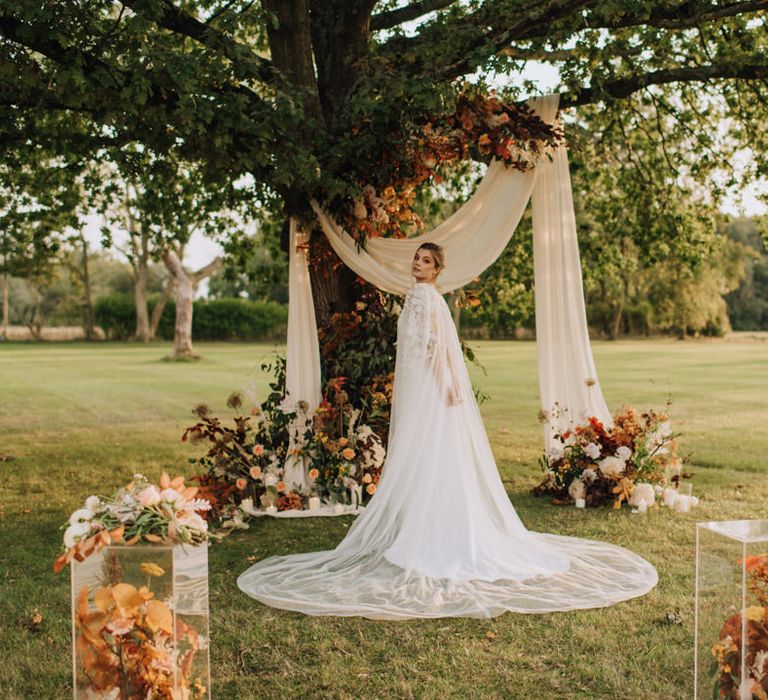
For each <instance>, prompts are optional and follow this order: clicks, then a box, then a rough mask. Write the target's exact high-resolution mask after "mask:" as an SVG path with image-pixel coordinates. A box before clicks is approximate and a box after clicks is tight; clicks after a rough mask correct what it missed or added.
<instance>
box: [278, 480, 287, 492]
mask: <svg viewBox="0 0 768 700" xmlns="http://www.w3.org/2000/svg"><path fill="white" fill-rule="evenodd" d="M275 488H276V489H277V490H278V491H285V490H286V485H285V482H284V481H278V482H277V485H276V486H275Z"/></svg>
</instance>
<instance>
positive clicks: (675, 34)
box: [0, 0, 768, 323]
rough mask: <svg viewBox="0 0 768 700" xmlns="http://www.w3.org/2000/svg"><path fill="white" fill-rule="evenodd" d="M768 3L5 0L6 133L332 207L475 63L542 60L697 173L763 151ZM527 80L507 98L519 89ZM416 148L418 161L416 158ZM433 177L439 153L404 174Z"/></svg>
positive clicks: (0, 122) (2, 80) (414, 138)
mask: <svg viewBox="0 0 768 700" xmlns="http://www.w3.org/2000/svg"><path fill="white" fill-rule="evenodd" d="M766 8H768V0H720V1H713V0H666V1H665V2H651V1H644V0H631V1H628V2H619V1H618V0H608V1H603V0H597V1H596V0H536V1H534V2H530V1H523V0H486V1H485V2H481V1H480V0H467V1H460V0H413V1H412V2H407V3H404V2H386V1H383V2H376V1H375V0H295V1H292V2H287V1H280V0H262V2H261V3H258V2H255V1H254V0H199V1H196V2H192V1H181V0H126V1H125V2H114V1H112V0H80V1H78V2H71V1H64V0H50V1H48V2H45V3H40V2H35V1H34V0H2V1H0V32H1V33H2V43H1V44H0V47H1V48H0V51H1V52H2V53H1V54H0V66H2V68H1V69H0V108H1V109H2V112H0V115H1V116H0V135H1V136H2V138H3V139H4V142H5V143H6V144H7V145H10V146H12V145H13V143H14V142H16V143H28V142H29V140H30V139H33V140H36V141H37V142H39V143H41V144H44V145H45V147H46V148H57V149H58V150H59V151H60V152H61V153H63V154H67V155H69V157H71V158H87V157H89V155H90V154H94V153H96V152H100V153H103V152H105V151H109V150H110V149H113V150H114V149H117V150H119V149H121V148H124V147H126V145H127V144H133V143H141V144H142V145H143V146H144V147H146V148H147V149H151V150H153V151H155V152H158V153H167V152H169V151H173V152H174V154H175V155H174V157H176V158H180V159H186V160H188V161H193V162H196V163H200V164H202V166H203V168H204V171H205V177H206V178H207V180H208V184H209V186H211V185H213V186H216V184H217V183H220V184H221V185H222V186H223V185H224V183H231V182H233V181H235V180H237V179H238V178H240V177H241V176H243V175H246V174H247V175H248V176H250V177H249V182H250V183H251V184H250V188H251V196H252V201H253V203H254V208H262V209H263V208H271V209H272V210H273V211H277V210H279V211H281V213H282V214H296V215H307V214H308V206H307V204H308V200H309V198H311V197H317V198H319V199H321V200H322V201H323V202H324V203H325V204H326V205H327V206H329V207H331V208H332V209H335V210H336V212H338V213H339V215H340V216H342V215H343V213H344V211H350V210H352V209H353V207H354V205H355V203H359V202H360V198H361V196H362V195H361V192H362V191H363V189H364V187H365V186H366V185H368V186H370V187H371V188H373V191H374V192H377V193H380V192H382V191H383V190H384V189H385V188H386V187H388V186H389V185H391V184H393V183H394V184H397V183H401V184H402V183H403V182H408V181H414V176H413V172H412V170H413V161H414V151H415V150H416V151H417V150H418V148H419V147H420V144H421V143H422V141H423V139H422V136H423V134H424V133H425V132H424V130H425V128H427V129H429V128H431V127H432V126H433V125H436V128H438V129H439V128H446V127H445V124H446V123H447V124H448V125H449V127H448V128H455V126H456V124H455V122H451V119H452V118H453V117H455V116H456V110H457V104H459V102H460V100H461V99H462V97H461V96H462V95H466V87H465V85H464V82H463V81H464V80H465V79H467V78H468V77H472V79H473V80H474V81H475V83H478V84H479V87H478V88H476V90H477V91H480V92H482V91H483V90H484V89H485V87H484V83H483V77H482V76H484V75H487V74H493V75H494V76H495V78H496V81H495V82H496V83H503V82H504V80H503V78H504V76H506V75H512V74H514V73H516V72H517V71H519V70H520V68H521V67H522V66H523V65H524V64H525V62H526V61H529V60H536V61H541V62H545V63H549V64H552V65H556V66H557V67H558V68H559V71H560V75H561V79H562V94H561V105H562V107H563V108H565V109H569V110H570V111H571V112H572V113H573V110H574V108H575V109H576V113H577V115H578V110H579V109H585V110H590V109H592V110H593V112H592V114H593V115H594V107H591V105H600V108H599V110H600V111H599V114H600V118H601V120H602V124H603V125H604V126H606V129H613V131H614V132H615V130H616V129H619V128H626V126H627V124H628V120H627V115H628V114H629V115H632V119H634V120H635V122H636V123H635V124H634V126H633V128H638V127H637V124H641V125H642V128H644V129H645V130H646V132H647V133H646V135H647V136H648V137H649V138H653V139H656V140H657V141H658V142H659V143H660V144H661V148H662V152H663V145H664V140H665V135H666V134H667V133H668V132H669V130H672V131H674V132H675V134H676V136H677V138H676V140H675V142H676V143H679V142H680V141H681V139H682V140H684V141H686V142H687V144H688V146H689V148H688V150H687V151H686V153H687V155H688V157H689V161H691V162H687V163H686V162H684V161H685V157H686V156H685V155H683V156H681V155H680V154H679V153H678V154H675V153H670V154H668V157H666V156H665V157H666V162H662V163H661V164H660V166H659V167H661V168H662V169H667V172H666V174H663V173H657V176H658V177H660V178H662V177H667V178H669V177H679V176H680V173H681V172H682V173H683V176H685V177H688V178H693V179H694V180H696V179H698V180H699V181H700V182H704V181H706V180H707V178H709V177H710V176H711V174H712V172H713V170H714V169H715V168H717V167H720V166H722V165H723V163H722V158H723V152H722V148H723V147H726V146H727V147H728V148H730V149H732V150H733V149H737V148H738V147H740V146H744V145H750V146H751V147H753V148H755V149H758V150H759V149H762V148H764V146H765V138H766V136H765V134H764V132H763V131H762V129H760V128H759V125H760V124H761V123H763V122H764V118H765V116H766V114H767V113H768V110H766V105H767V104H768V87H767V84H766V78H767V77H768V59H767V58H766V55H767V54H766V49H767V48H768V46H766V44H767V43H768V42H767V41H766V36H767V35H766V27H765V19H766V17H765V10H766ZM524 90H525V86H519V87H517V88H512V87H510V88H508V89H500V97H501V98H503V99H504V100H505V101H507V102H508V103H510V104H511V103H514V102H516V101H521V100H523V99H524V98H525V97H527V96H528V95H527V94H525V92H524ZM41 115H46V116H45V119H42V117H41ZM724 118H727V119H728V120H729V121H728V124H729V130H728V132H727V134H726V135H725V137H723V138H721V137H720V136H719V135H718V133H719V132H718V125H719V124H721V123H722V120H723V119H724ZM520 119H521V120H523V121H524V119H525V115H524V114H521V115H520ZM576 119H578V116H577V117H576ZM446 120H447V121H446ZM459 121H460V115H459ZM420 139H422V140H420ZM631 140H632V139H631V135H628V136H627V139H626V141H627V145H628V148H627V159H628V163H629V164H630V165H633V163H632V149H631ZM473 153H474V151H472V150H471V149H470V150H466V149H465V150H464V151H462V152H460V153H458V155H457V158H454V164H455V161H456V160H458V161H461V160H462V159H464V160H466V159H467V158H468V157H470V156H471V155H472V154H473ZM692 153H693V154H695V155H696V157H695V159H693V160H691V159H690V154H692ZM484 155H486V156H488V157H490V155H493V154H492V153H491V154H489V153H485V154H484ZM420 162H421V164H422V165H423V164H424V163H425V162H426V163H427V164H428V165H429V161H428V159H425V158H424V157H423V154H422V159H421V161H420ZM657 165H658V164H657ZM636 167H637V171H638V173H639V176H642V177H646V176H647V173H643V172H642V169H643V164H642V163H638V164H636ZM758 169H759V166H758ZM439 174H440V166H439V164H438V165H436V166H435V169H433V170H429V168H428V171H427V172H426V175H425V176H421V177H420V178H416V180H417V181H418V182H425V183H427V184H428V183H430V182H432V181H433V178H434V176H435V175H439ZM358 211H359V210H358ZM315 282H316V284H315V294H316V302H317V307H318V309H319V311H320V322H321V323H323V322H325V321H326V320H327V318H328V316H329V314H330V313H331V312H332V311H333V310H334V308H338V307H341V308H343V307H344V305H349V304H350V303H351V302H352V301H353V297H352V292H351V291H350V290H351V289H352V275H349V274H344V273H336V274H334V275H317V276H316V279H315Z"/></svg>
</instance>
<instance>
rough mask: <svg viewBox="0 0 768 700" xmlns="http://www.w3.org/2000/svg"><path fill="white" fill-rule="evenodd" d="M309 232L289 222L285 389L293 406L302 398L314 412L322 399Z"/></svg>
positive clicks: (293, 221)
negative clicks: (310, 270) (311, 280)
mask: <svg viewBox="0 0 768 700" xmlns="http://www.w3.org/2000/svg"><path fill="white" fill-rule="evenodd" d="M308 245H309V234H307V232H306V231H305V230H304V229H303V228H302V227H301V225H300V223H299V221H298V220H296V219H291V222H290V242H289V251H288V339H287V342H288V349H287V352H286V361H285V391H286V394H287V399H288V402H287V403H288V404H289V405H290V408H293V406H295V404H296V403H297V402H298V401H306V402H307V403H308V404H309V410H310V411H314V410H315V409H316V408H317V406H318V404H319V403H320V401H321V400H322V393H321V385H320V348H319V344H318V340H317V322H316V320H315V303H314V301H313V299H312V285H311V283H310V279H309V265H308Z"/></svg>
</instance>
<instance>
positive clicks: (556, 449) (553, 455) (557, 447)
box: [548, 442, 565, 462]
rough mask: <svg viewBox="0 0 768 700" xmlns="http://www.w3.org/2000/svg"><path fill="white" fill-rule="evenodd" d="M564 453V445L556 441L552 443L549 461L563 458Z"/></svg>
mask: <svg viewBox="0 0 768 700" xmlns="http://www.w3.org/2000/svg"><path fill="white" fill-rule="evenodd" d="M564 454H565V451H564V450H563V446H562V445H561V444H560V443H558V442H556V443H555V444H554V445H552V447H550V448H549V452H548V456H549V461H550V462H556V461H557V460H558V459H561V458H562V456H563V455H564Z"/></svg>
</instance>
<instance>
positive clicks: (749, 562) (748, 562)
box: [739, 554, 768, 571]
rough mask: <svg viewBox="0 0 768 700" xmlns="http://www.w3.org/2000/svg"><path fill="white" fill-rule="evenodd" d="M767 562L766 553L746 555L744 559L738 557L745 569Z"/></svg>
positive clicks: (754, 567) (749, 569)
mask: <svg viewBox="0 0 768 700" xmlns="http://www.w3.org/2000/svg"><path fill="white" fill-rule="evenodd" d="M766 562H768V554H760V555H759V556H754V557H747V558H746V559H739V564H742V563H743V564H744V566H745V567H746V569H747V571H752V570H753V569H757V568H759V567H761V566H763V565H764V564H765V563H766Z"/></svg>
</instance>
